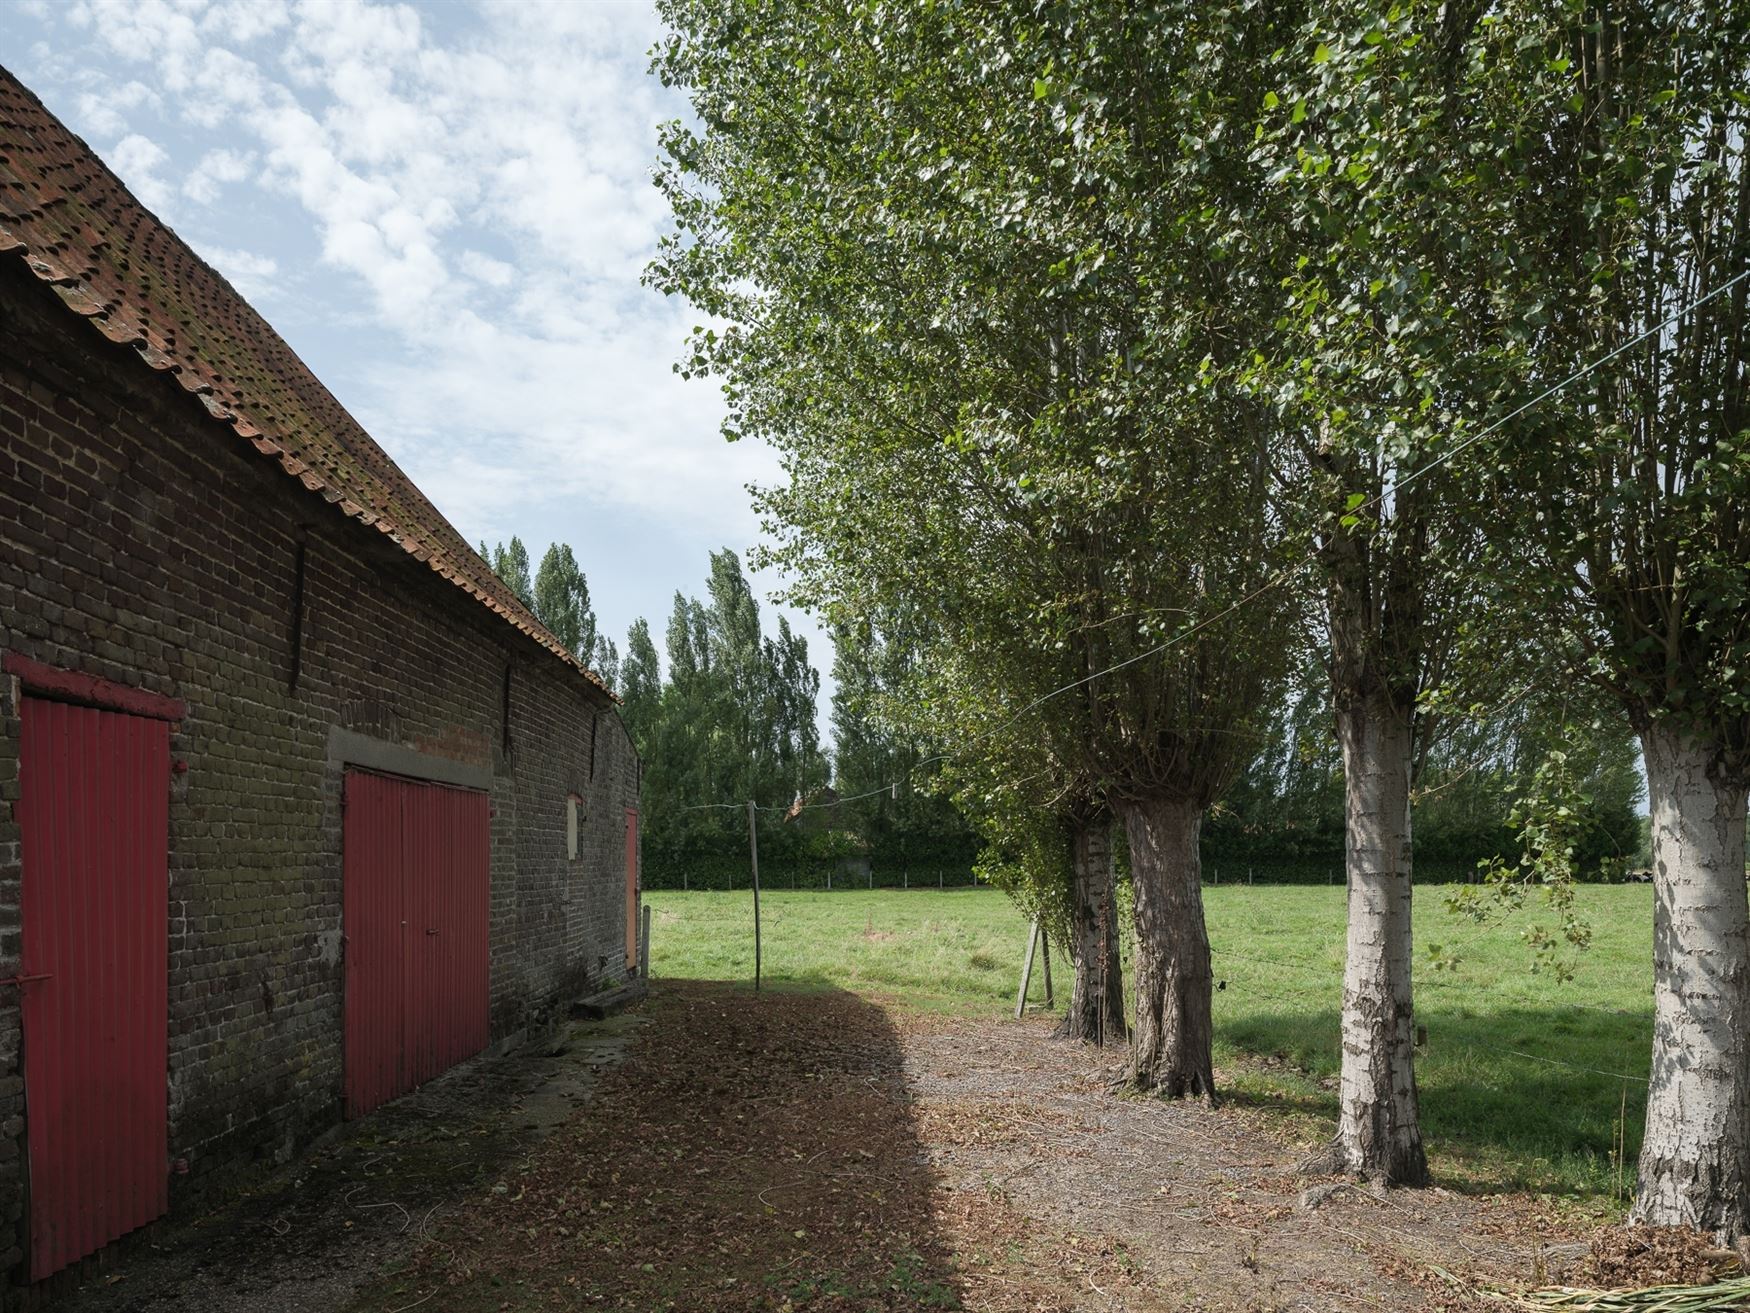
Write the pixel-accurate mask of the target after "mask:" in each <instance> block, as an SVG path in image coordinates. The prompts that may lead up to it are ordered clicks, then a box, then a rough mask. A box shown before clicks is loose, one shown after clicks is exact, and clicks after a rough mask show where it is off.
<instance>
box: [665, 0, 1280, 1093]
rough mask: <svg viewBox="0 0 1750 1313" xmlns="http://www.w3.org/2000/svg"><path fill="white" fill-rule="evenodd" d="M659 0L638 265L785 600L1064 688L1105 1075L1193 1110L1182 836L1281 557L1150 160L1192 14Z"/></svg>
mask: <svg viewBox="0 0 1750 1313" xmlns="http://www.w3.org/2000/svg"><path fill="white" fill-rule="evenodd" d="M664 14H665V17H666V18H667V19H668V21H669V23H670V25H671V27H672V28H674V30H675V36H674V37H673V38H672V39H671V40H670V41H669V42H667V43H666V44H665V45H664V46H663V47H662V48H661V51H660V53H659V57H658V67H659V69H660V70H661V71H662V73H663V74H664V76H665V77H666V78H668V79H669V80H671V81H673V82H677V83H680V84H682V85H684V86H685V87H686V88H687V89H688V90H689V92H690V93H691V95H692V97H693V101H694V104H695V107H696V109H697V111H698V114H699V117H700V120H701V123H702V125H703V128H702V131H700V132H694V131H692V130H690V129H688V128H686V127H684V126H681V125H676V126H674V127H672V128H671V129H670V130H669V132H668V133H667V134H666V136H665V146H666V151H667V155H668V161H667V164H666V166H665V168H664V170H663V171H662V174H661V176H660V181H661V184H662V185H663V187H664V190H665V192H666V193H667V194H668V196H669V199H670V201H671V204H672V205H673V207H674V210H675V214H676V219H677V223H678V226H679V229H680V235H679V236H677V237H676V238H675V239H674V240H673V241H671V242H669V243H667V244H665V247H664V249H663V252H662V255H661V256H660V257H659V259H658V260H657V261H656V262H655V264H654V265H653V267H652V273H651V276H652V279H653V281H655V282H656V283H657V284H658V285H659V286H661V287H663V288H664V289H665V290H670V291H675V292H680V293H683V294H685V295H687V296H689V297H690V298H691V299H692V300H693V301H694V302H695V304H697V305H698V306H699V307H700V308H701V309H702V310H703V311H706V312H708V313H710V314H712V315H714V316H718V317H720V318H721V319H723V320H725V321H727V323H728V325H729V327H728V328H727V330H725V331H720V330H716V329H711V330H704V331H702V332H701V333H700V334H699V336H698V337H697V338H695V351H694V354H693V355H692V357H691V358H690V359H689V360H688V361H687V362H686V364H685V366H684V367H685V368H686V369H687V370H688V371H694V370H697V371H701V372H708V371H717V372H719V373H721V374H723V375H724V376H726V377H727V379H728V380H729V383H730V399H731V411H730V418H729V420H728V422H727V424H726V433H727V434H728V435H729V436H731V437H737V436H741V435H752V436H757V437H760V438H762V439H765V440H767V441H770V442H772V443H773V444H774V445H775V446H776V447H777V448H778V449H779V450H780V452H781V453H782V455H783V458H784V461H785V472H786V476H787V480H788V481H787V483H786V485H785V486H783V487H781V488H778V489H773V490H769V494H768V496H767V497H766V499H765V501H764V502H763V505H764V506H765V508H766V509H767V511H768V512H769V518H770V520H771V521H772V523H773V525H774V527H776V528H777V530H778V532H779V533H780V535H781V540H780V543H779V546H778V549H777V553H778V557H779V559H781V560H783V561H784V562H785V563H786V564H788V565H790V566H791V567H792V569H793V570H794V572H795V573H796V574H797V576H798V577H799V579H800V580H801V581H802V582H801V583H800V585H799V589H798V593H797V596H798V597H799V598H802V599H803V600H810V599H812V600H815V601H817V602H825V603H831V604H833V605H837V606H844V607H847V608H850V610H851V612H852V613H853V614H856V613H858V612H859V611H861V610H866V609H868V608H870V607H876V606H881V605H886V604H889V603H891V602H892V601H893V599H894V598H895V597H896V596H897V595H900V594H905V593H910V594H912V595H914V596H921V597H924V598H927V599H929V600H928V603H927V605H929V606H930V608H931V609H932V610H933V611H934V612H936V613H938V614H941V615H942V616H944V617H945V621H944V625H943V632H944V635H945V637H947V638H948V639H949V641H951V642H952V643H953V644H954V645H955V647H956V649H957V650H960V651H963V652H966V653H969V654H977V655H978V659H979V660H980V661H981V665H980V666H979V673H980V676H981V677H988V678H991V679H992V680H993V681H997V682H995V683H994V687H995V688H996V689H997V691H998V693H999V696H998V698H997V699H996V701H997V703H998V704H999V705H1002V706H1004V707H1006V708H1007V709H1010V710H1011V711H1012V713H1013V714H1016V715H1025V714H1030V712H1031V710H1032V709H1033V708H1032V706H1031V704H1032V703H1033V702H1034V701H1036V697H1037V695H1036V693H1035V689H1036V688H1038V687H1040V686H1041V685H1044V686H1046V687H1049V686H1050V685H1049V681H1046V680H1043V679H1042V680H1040V681H1039V682H1038V683H1036V682H1035V681H1034V679H1033V678H1032V677H1029V678H1027V679H1020V680H1014V681H1013V682H1009V683H1006V684H1005V683H1002V682H1000V679H999V677H1000V676H1002V675H1004V674H1008V673H1011V672H1013V671H1015V670H1018V669H1027V670H1029V671H1030V672H1031V674H1032V675H1042V674H1044V673H1046V672H1053V671H1063V672H1066V673H1067V675H1068V680H1069V681H1070V682H1072V683H1074V684H1075V686H1076V689H1077V690H1078V693H1077V695H1076V696H1074V697H1072V698H1066V699H1065V702H1066V704H1067V705H1068V706H1069V707H1070V708H1071V709H1072V714H1071V715H1070V716H1069V717H1068V719H1069V721H1070V722H1071V723H1073V724H1074V725H1075V726H1076V729H1077V732H1076V733H1074V734H1071V735H1065V736H1064V737H1063V739H1062V740H1061V744H1062V748H1063V753H1062V759H1063V760H1064V762H1065V765H1066V767H1067V768H1069V769H1070V770H1071V771H1073V772H1074V773H1078V774H1086V775H1088V776H1090V777H1093V778H1096V779H1098V780H1099V781H1100V782H1101V785H1102V789H1103V793H1104V796H1106V797H1107V798H1108V799H1109V800H1110V804H1111V806H1112V807H1113V808H1114V809H1115V810H1116V811H1117V812H1118V813H1119V814H1120V815H1121V816H1122V818H1123V820H1124V823H1125V825H1126V830H1127V834H1128V837H1129V840H1130V851H1131V854H1132V868H1133V875H1134V881H1133V889H1134V891H1135V916H1136V920H1137V945H1138V947H1137V963H1138V970H1137V985H1138V1018H1137V1026H1136V1035H1135V1045H1134V1049H1133V1060H1132V1064H1131V1071H1130V1079H1131V1081H1132V1082H1133V1083H1134V1084H1135V1085H1136V1086H1137V1087H1138V1088H1140V1089H1144V1090H1155V1091H1159V1092H1161V1093H1165V1094H1169V1095H1181V1094H1194V1095H1199V1096H1202V1097H1211V1096H1212V1094H1213V1090H1212V1086H1213V1067H1212V1062H1211V1057H1210V1031H1211V1020H1210V997H1211V995H1210V991H1211V977H1210V963H1209V947H1208V940H1207V936H1206V933H1205V930H1204V925H1203V916H1202V904H1201V893H1200V871H1199V866H1198V846H1197V836H1198V829H1199V826H1200V824H1201V818H1202V815H1203V812H1204V810H1205V809H1206V808H1207V807H1208V805H1209V803H1210V802H1211V801H1212V800H1213V799H1214V797H1215V796H1217V795H1218V794H1219V792H1220V790H1221V788H1222V787H1223V786H1224V785H1225V783H1226V782H1227V780H1228V779H1229V778H1230V777H1231V775H1232V774H1233V772H1234V771H1235V770H1236V769H1237V767H1238V765H1239V764H1240V762H1241V761H1242V760H1243V758H1244V756H1245V753H1246V752H1247V750H1248V745H1249V743H1250V742H1251V741H1252V739H1251V732H1250V730H1249V729H1248V727H1246V726H1245V725H1244V724H1243V723H1242V722H1243V721H1244V720H1245V718H1246V717H1247V715H1248V714H1249V713H1250V712H1251V711H1252V710H1253V709H1254V708H1256V707H1258V706H1259V705H1260V704H1261V703H1263V702H1265V701H1267V697H1266V696H1265V694H1266V690H1267V688H1268V686H1269V684H1270V683H1271V682H1272V681H1273V680H1274V679H1275V678H1276V676H1277V673H1278V671H1279V668H1280V665H1281V653H1282V650H1283V649H1282V645H1281V635H1282V633H1283V632H1284V626H1283V625H1282V624H1281V622H1280V617H1276V616H1272V615H1270V614H1269V613H1268V612H1265V611H1262V610H1259V609H1248V608H1245V607H1243V606H1241V605H1239V603H1240V601H1241V599H1243V598H1244V597H1246V596H1247V595H1248V594H1249V593H1250V592H1251V591H1253V590H1255V588H1256V587H1257V586H1258V584H1259V583H1260V582H1261V581H1262V580H1263V579H1264V578H1265V577H1267V576H1268V574H1269V573H1270V572H1271V571H1272V570H1273V569H1274V568H1276V566H1277V565H1278V564H1279V548H1280V543H1281V535H1280V533H1279V532H1278V530H1279V527H1280V526H1279V525H1278V523H1277V522H1276V520H1275V519H1274V518H1273V516H1272V513H1271V507H1270V503H1269V500H1268V498H1267V496H1266V495H1265V494H1266V493H1267V492H1268V489H1269V485H1270V482H1271V479H1272V477H1273V475H1272V472H1271V470H1270V468H1269V465H1268V461H1267V456H1268V452H1269V447H1270V444H1269V442H1268V433H1267V430H1268V427H1269V423H1270V415H1269V412H1268V410H1267V409H1266V408H1263V407H1260V406H1257V405H1255V404H1253V403H1251V402H1250V401H1249V399H1247V398H1246V397H1244V396H1242V395H1239V394H1237V393H1235V392H1234V391H1232V390H1228V389H1224V388H1222V387H1205V386H1203V385H1202V381H1201V380H1202V378H1203V375H1204V373H1205V370H1204V365H1205V363H1206V362H1207V361H1208V360H1209V359H1210V358H1211V357H1212V356H1220V355H1225V354H1226V353H1227V352H1229V351H1231V350H1232V349H1233V341H1234V336H1235V335H1234V333H1233V329H1234V328H1236V327H1237V326H1238V323H1239V322H1243V320H1241V321H1236V319H1235V316H1236V315H1238V316H1243V315H1245V314H1248V313H1251V312H1253V311H1255V309H1256V306H1257V298H1256V295H1255V293H1256V289H1255V288H1254V287H1249V286H1247V285H1244V284H1242V283H1239V282H1236V281H1234V280H1232V279H1230V278H1228V277H1227V276H1225V271H1224V269H1223V268H1222V267H1221V264H1220V262H1219V260H1212V259H1211V258H1210V254H1209V251H1210V245H1211V242H1212V241H1214V242H1216V243H1217V244H1218V245H1219V242H1220V240H1221V238H1222V234H1221V233H1220V232H1219V231H1217V232H1211V231H1210V230H1209V228H1208V226H1207V223H1206V220H1205V209H1206V207H1204V206H1201V205H1200V204H1198V203H1195V202H1196V201H1198V200H1199V199H1200V198H1201V190H1200V189H1201V187H1202V185H1203V184H1202V183H1201V182H1200V178H1201V176H1202V174H1203V172H1204V171H1205V170H1206V169H1207V168H1208V167H1210V165H1211V164H1212V162H1218V160H1219V157H1220V154H1221V152H1220V151H1215V150H1212V151H1210V152H1208V153H1207V154H1205V155H1202V156H1198V155H1197V154H1196V153H1193V156H1192V157H1191V158H1188V159H1187V158H1185V157H1183V156H1182V155H1181V153H1180V150H1179V147H1180V145H1181V144H1182V143H1183V142H1184V141H1187V140H1194V139H1195V138H1194V137H1193V136H1191V135H1189V134H1191V132H1192V129H1193V128H1195V127H1198V126H1200V123H1199V122H1198V121H1197V120H1196V117H1195V113H1194V111H1195V110H1196V109H1197V107H1198V106H1199V105H1201V104H1202V103H1204V102H1205V101H1206V100H1209V99H1215V100H1222V99H1223V98H1231V97H1232V96H1235V95H1238V94H1241V93H1240V91H1239V89H1238V86H1237V85H1236V84H1235V83H1234V81H1233V78H1232V70H1231V69H1230V68H1228V67H1226V66H1224V65H1223V64H1222V62H1221V61H1220V60H1219V59H1214V58H1200V57H1195V56H1196V55H1197V52H1202V53H1203V54H1204V55H1207V54H1208V53H1209V52H1210V51H1211V50H1212V49H1213V50H1219V49H1220V48H1221V42H1222V40H1225V39H1226V38H1227V37H1228V36H1230V35H1231V33H1230V32H1229V31H1228V30H1227V28H1226V27H1225V19H1224V18H1223V17H1222V16H1221V15H1215V16H1209V15H1206V14H1204V12H1203V11H1202V10H1201V9H1200V8H1198V7H1195V6H1191V5H1185V6H1182V7H1173V8H1172V12H1171V13H1170V14H1164V15H1163V14H1152V15H1133V14H1131V13H1130V12H1129V11H1127V10H1125V9H1123V8H1120V7H1116V6H1113V7H1108V8H1103V9H1100V10H1099V11H1098V12H1097V13H1096V14H1094V15H1093V17H1092V21H1090V22H1088V23H1086V24H1084V23H1083V22H1082V21H1081V20H1079V19H1074V18H1071V17H1070V16H1066V15H1061V14H1058V13H1056V12H1055V11H1054V12H1052V13H1051V14H1049V15H1047V16H1046V17H1044V18H1040V19H1037V20H1028V21H1026V22H1024V23H1019V24H1005V23H999V22H997V21H995V20H994V18H992V17H990V16H983V15H976V14H967V13H962V12H960V11H954V10H948V9H935V10H921V11H893V12H888V11H876V10H862V9H858V10H853V11H850V12H848V13H843V14H840V13H837V12H834V11H822V10H807V9H798V10H795V11H789V10H783V11H774V10H768V9H764V8H761V7H759V6H755V5H751V4H750V5H737V6H730V7H728V8H727V9H725V8H724V7H722V6H716V5H705V4H699V3H691V2H690V0H674V2H673V3H669V4H667V5H665V6H664ZM1087 42H1092V43H1094V44H1093V45H1092V47H1091V48H1090V47H1089V46H1088V45H1086V44H1084V43H1087ZM1018 50H1024V51H1025V52H1026V53H1025V56H1024V57H1023V58H1017V57H1016V52H1017V51H1018ZM1083 56H1088V57H1087V58H1084V57H1083ZM1254 57H1255V56H1254ZM1162 70H1167V71H1169V72H1171V73H1173V74H1174V75H1175V77H1176V78H1177V80H1176V81H1169V82H1168V83H1167V84H1166V85H1164V86H1163V85H1162V84H1161V81H1160V78H1159V74H1160V73H1161V71H1162ZM936 589H939V590H940V591H939V592H936V591H932V590H936ZM987 657H988V662H986V658H987ZM1029 663H1030V664H1029Z"/></svg>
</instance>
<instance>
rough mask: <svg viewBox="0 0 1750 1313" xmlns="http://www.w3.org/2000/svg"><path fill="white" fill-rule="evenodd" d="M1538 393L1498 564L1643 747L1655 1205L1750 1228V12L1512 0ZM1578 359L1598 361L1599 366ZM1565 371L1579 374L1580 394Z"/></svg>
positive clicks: (1662, 1219)
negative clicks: (1748, 838) (1648, 819)
mask: <svg viewBox="0 0 1750 1313" xmlns="http://www.w3.org/2000/svg"><path fill="white" fill-rule="evenodd" d="M1495 22H1496V23H1497V24H1498V27H1497V30H1498V31H1499V32H1500V33H1501V34H1502V40H1501V49H1502V55H1501V58H1500V59H1499V61H1498V63H1497V64H1496V65H1495V66H1494V67H1492V68H1491V69H1489V70H1488V72H1489V74H1490V75H1491V76H1489V77H1487V78H1484V77H1480V76H1479V77H1478V78H1477V79H1476V80H1475V86H1474V87H1473V88H1471V89H1470V90H1471V92H1472V94H1473V95H1475V96H1476V98H1477V99H1478V100H1479V101H1485V102H1487V103H1490V104H1491V105H1492V106H1493V107H1494V110H1495V112H1496V113H1497V115H1498V116H1499V119H1500V121H1501V122H1502V124H1503V130H1504V131H1509V132H1511V133H1513V134H1514V135H1515V138H1516V139H1517V140H1518V141H1520V142H1521V143H1523V150H1524V155H1525V158H1526V165H1525V167H1524V168H1523V169H1522V170H1521V171H1520V172H1519V173H1518V174H1516V175H1515V176H1514V177H1512V178H1507V179H1502V180H1499V181H1498V183H1497V187H1498V189H1499V190H1502V191H1505V192H1508V193H1509V194H1510V195H1511V196H1512V198H1513V200H1514V202H1515V207H1514V209H1513V211H1512V213H1511V219H1512V222H1511V223H1508V224H1504V225H1503V226H1502V228H1501V230H1500V233H1499V235H1498V240H1499V244H1500V245H1501V247H1502V249H1504V250H1510V251H1513V252H1515V253H1517V255H1518V257H1519V258H1518V259H1517V260H1516V261H1515V264H1514V267H1513V274H1514V281H1513V283H1512V284H1511V285H1510V294H1511V300H1512V303H1513V305H1514V306H1515V307H1516V308H1519V307H1522V308H1523V309H1522V313H1523V314H1524V316H1525V317H1526V318H1527V319H1528V321H1529V322H1530V323H1531V325H1532V327H1533V329H1534V330H1535V337H1534V341H1533V343H1532V346H1531V348H1530V349H1529V351H1528V353H1527V354H1528V363H1529V366H1530V368H1529V369H1528V379H1527V383H1526V391H1527V393H1528V394H1533V395H1535V393H1536V392H1537V390H1538V389H1539V388H1540V387H1544V386H1550V387H1553V386H1556V385H1561V384H1566V386H1563V387H1562V390H1561V391H1560V392H1559V393H1558V394H1557V395H1555V396H1553V397H1551V398H1550V399H1549V400H1548V401H1546V402H1544V403H1543V404H1540V405H1539V406H1538V407H1537V408H1535V409H1534V410H1532V411H1530V412H1529V413H1528V414H1527V415H1526V416H1525V417H1524V422H1523V423H1522V424H1521V425H1520V426H1518V428H1517V431H1516V432H1515V433H1514V434H1513V435H1512V437H1511V439H1510V440H1507V441H1504V442H1502V443H1500V444H1498V445H1497V446H1496V447H1494V448H1493V449H1492V454H1493V455H1494V456H1495V458H1496V463H1497V466H1498V471H1499V475H1500V479H1499V484H1498V488H1499V499H1500V502H1501V504H1502V506H1503V508H1504V509H1506V510H1507V511H1509V512H1511V513H1512V515H1513V523H1514V528H1515V534H1514V536H1513V537H1512V538H1511V539H1510V540H1508V541H1507V542H1504V543H1503V544H1502V546H1501V550H1500V551H1499V552H1497V553H1496V554H1495V556H1494V558H1493V560H1492V562H1491V564H1492V566H1493V568H1494V571H1495V574H1496V576H1497V578H1498V579H1500V580H1501V581H1502V582H1503V583H1504V584H1506V585H1509V586H1511V587H1513V589H1514V591H1515V593H1516V595H1517V596H1518V597H1520V598H1521V599H1522V600H1523V601H1524V602H1525V603H1526V608H1527V615H1528V624H1529V625H1530V626H1532V627H1535V628H1536V629H1538V630H1540V631H1543V632H1547V633H1550V634H1552V635H1554V636H1555V637H1556V638H1557V640H1558V642H1559V643H1560V645H1561V647H1562V649H1563V650H1571V651H1572V652H1574V653H1575V654H1576V656H1577V659H1578V664H1579V666H1580V669H1581V670H1582V671H1583V672H1584V673H1585V674H1588V675H1590V676H1591V677H1592V678H1594V679H1596V680H1597V681H1598V682H1599V683H1601V684H1602V685H1603V686H1604V687H1605V688H1606V689H1607V690H1608V691H1609V692H1610V693H1611V694H1612V695H1613V696H1614V698H1615V699H1616V701H1617V702H1618V704H1619V705H1620V706H1621V708H1622V709H1623V711H1624V712H1625V713H1626V715H1627V718H1628V721H1629V723H1630V724H1631V725H1632V727H1633V728H1634V730H1635V732H1636V733H1637V734H1638V735H1639V736H1640V741H1641V745H1642V749H1643V755H1644V759H1645V764H1646V772H1647V782H1648V789H1649V800H1650V803H1651V810H1652V819H1653V856H1654V881H1655V895H1656V898H1655V913H1654V917H1655V920H1654V962H1653V966H1654V1038H1653V1063H1652V1079H1651V1083H1650V1086H1649V1090H1648V1096H1647V1118H1646V1136H1645V1139H1644V1140H1643V1142H1642V1149H1641V1156H1640V1172H1639V1184H1638V1187H1637V1193H1636V1199H1635V1206H1634V1215H1635V1216H1636V1217H1637V1218H1639V1219H1640V1220H1643V1221H1647V1222H1652V1223H1656V1224H1669V1225H1683V1226H1696V1227H1700V1228H1701V1229H1703V1230H1706V1231H1711V1232H1714V1233H1716V1234H1718V1235H1721V1236H1732V1235H1737V1234H1742V1233H1743V1232H1744V1231H1745V1230H1746V1229H1747V1228H1750V1032H1747V1031H1746V1028H1745V1024H1744V1022H1745V1018H1746V1016H1750V907H1747V905H1746V896H1745V808H1746V794H1747V788H1750V680H1747V679H1746V673H1745V672H1746V671H1747V670H1750V568H1747V565H1746V563H1747V562H1750V310H1747V305H1750V280H1746V281H1736V282H1734V280H1738V279H1741V278H1742V277H1743V275H1744V274H1745V273H1746V271H1750V166H1747V162H1746V152H1747V149H1750V147H1747V140H1750V9H1746V7H1745V6H1743V5H1726V6H1711V5H1701V4H1687V3H1678V4H1662V3H1650V2H1648V3H1629V4H1625V5H1614V6H1610V7H1609V8H1608V9H1600V8H1598V7H1596V6H1589V5H1581V4H1578V3H1562V4H1556V5H1542V4H1530V3H1516V4H1508V5H1505V6H1503V7H1501V10H1500V12H1499V13H1498V14H1497V15H1495ZM1575 375H1580V377H1578V378H1575V377H1574V376H1575ZM1569 380H1573V381H1571V382H1569Z"/></svg>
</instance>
